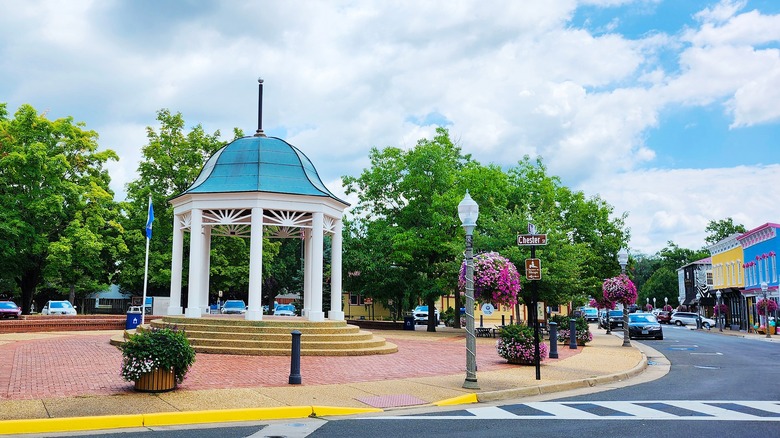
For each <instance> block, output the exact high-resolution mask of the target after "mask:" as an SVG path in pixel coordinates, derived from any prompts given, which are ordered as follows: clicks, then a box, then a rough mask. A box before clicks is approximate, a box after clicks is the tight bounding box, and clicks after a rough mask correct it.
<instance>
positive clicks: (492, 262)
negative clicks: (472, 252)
mask: <svg viewBox="0 0 780 438" xmlns="http://www.w3.org/2000/svg"><path fill="white" fill-rule="evenodd" d="M458 286H460V290H461V291H465V290H466V262H465V261H464V262H463V264H462V265H461V267H460V277H459V279H458ZM518 292H520V274H519V273H518V272H517V268H516V267H515V265H514V263H512V262H510V261H509V260H507V259H506V258H505V257H502V256H501V255H499V254H498V253H497V252H486V253H482V254H477V255H476V256H474V299H475V300H476V301H479V302H483V303H496V304H503V305H505V306H514V305H515V304H517V294H518Z"/></svg>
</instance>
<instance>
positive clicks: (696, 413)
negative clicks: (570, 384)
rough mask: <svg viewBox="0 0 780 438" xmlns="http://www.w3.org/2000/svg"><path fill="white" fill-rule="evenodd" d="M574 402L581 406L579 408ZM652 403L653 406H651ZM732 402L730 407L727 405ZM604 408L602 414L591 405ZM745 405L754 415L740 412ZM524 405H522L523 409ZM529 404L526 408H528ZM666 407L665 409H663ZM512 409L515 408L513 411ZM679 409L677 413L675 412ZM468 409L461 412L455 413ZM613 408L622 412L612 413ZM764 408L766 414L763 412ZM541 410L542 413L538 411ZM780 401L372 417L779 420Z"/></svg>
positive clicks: (534, 407)
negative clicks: (465, 414)
mask: <svg viewBox="0 0 780 438" xmlns="http://www.w3.org/2000/svg"><path fill="white" fill-rule="evenodd" d="M577 406H581V407H582V409H579V408H578V407H577ZM653 406H657V408H654V407H653ZM729 406H733V407H734V409H729ZM594 407H596V408H598V407H601V408H605V409H604V412H605V413H603V414H602V415H599V414H595V413H593V412H588V411H586V410H585V409H587V410H590V411H594V412H598V410H594V409H593V408H594ZM740 407H742V408H749V409H745V410H751V409H752V412H754V413H756V415H751V414H748V413H745V412H740V411H739V409H740ZM523 408H526V409H523ZM529 408H530V409H529ZM664 410H666V411H669V412H665V411H664ZM512 411H515V412H518V413H517V414H516V413H513V412H512ZM675 411H679V412H678V413H679V415H675V414H674V413H671V412H675ZM463 412H468V413H469V414H470V415H468V416H464V415H459V413H463ZM615 412H617V413H622V414H625V415H615ZM763 412H766V413H767V414H766V415H763ZM541 413H544V414H541ZM772 414H780V403H778V402H771V401H689V400H655V401H588V402H579V401H578V402H528V403H521V404H513V405H506V406H504V407H501V406H485V407H474V408H470V409H466V410H460V411H455V412H454V413H453V412H442V413H441V414H440V415H431V414H427V415H422V416H414V415H410V416H403V415H396V416H381V417H368V418H365V419H367V420H372V419H383V420H389V419H398V420H408V419H429V420H433V419H437V420H507V419H514V420H575V419H576V420H676V421H690V420H694V421H697V420H698V421H701V420H715V421H763V422H780V415H772Z"/></svg>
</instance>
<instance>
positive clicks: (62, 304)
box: [41, 301, 76, 315]
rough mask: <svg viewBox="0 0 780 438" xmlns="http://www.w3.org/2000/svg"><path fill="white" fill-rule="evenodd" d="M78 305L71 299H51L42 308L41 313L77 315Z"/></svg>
mask: <svg viewBox="0 0 780 438" xmlns="http://www.w3.org/2000/svg"><path fill="white" fill-rule="evenodd" d="M75 314H76V306H74V305H73V304H71V303H70V301H49V302H47V303H46V305H45V306H43V309H41V315H75Z"/></svg>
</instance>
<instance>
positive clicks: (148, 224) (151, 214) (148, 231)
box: [146, 196, 154, 239]
mask: <svg viewBox="0 0 780 438" xmlns="http://www.w3.org/2000/svg"><path fill="white" fill-rule="evenodd" d="M152 222H154V207H152V197H151V196H150V197H149V215H148V216H147V217H146V238H147V239H151V238H152Z"/></svg>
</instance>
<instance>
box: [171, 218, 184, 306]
mask: <svg viewBox="0 0 780 438" xmlns="http://www.w3.org/2000/svg"><path fill="white" fill-rule="evenodd" d="M183 247H184V230H182V229H181V218H180V217H179V216H177V215H175V214H174V215H173V252H172V255H171V302H170V304H168V315H181V314H182V308H181V270H182V258H183V257H184V251H183Z"/></svg>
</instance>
